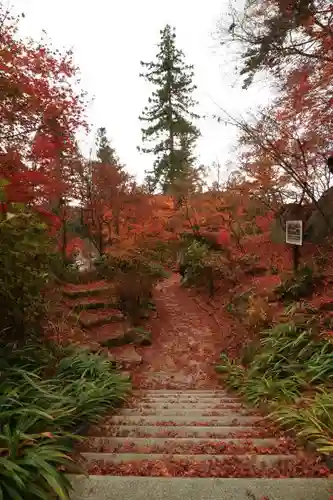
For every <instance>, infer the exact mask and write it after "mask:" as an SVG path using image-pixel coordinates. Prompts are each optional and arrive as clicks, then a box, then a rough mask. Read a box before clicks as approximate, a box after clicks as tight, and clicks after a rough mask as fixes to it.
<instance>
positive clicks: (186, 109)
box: [139, 25, 200, 193]
mask: <svg viewBox="0 0 333 500" xmlns="http://www.w3.org/2000/svg"><path fill="white" fill-rule="evenodd" d="M160 33H161V41H160V43H159V45H158V49H159V50H158V53H157V56H156V61H155V62H150V63H145V62H141V65H142V66H143V67H144V68H145V69H146V72H145V73H144V74H141V75H140V76H141V77H143V78H144V79H145V80H146V81H147V82H149V83H150V84H152V85H154V87H155V90H154V91H153V93H152V96H151V97H150V98H149V101H148V106H146V107H145V108H144V110H143V112H142V114H141V116H140V117H139V118H140V120H142V121H143V122H145V127H144V128H142V142H143V143H144V144H146V145H147V146H146V147H143V148H141V151H143V152H145V153H153V154H154V156H155V162H154V166H153V169H152V170H151V171H150V172H146V182H147V185H148V186H149V189H150V190H151V191H154V190H155V189H156V188H157V187H160V188H162V190H163V192H164V193H166V192H169V191H170V188H172V186H173V184H174V183H175V181H177V179H179V178H183V177H184V175H187V174H188V170H189V168H190V167H191V166H192V165H193V163H194V161H195V156H194V154H193V150H194V147H195V143H196V140H197V138H198V137H199V135H200V132H199V130H198V129H197V127H196V126H195V125H194V124H193V120H194V119H196V118H199V117H198V115H196V114H195V113H194V112H193V108H194V106H195V105H196V104H197V102H196V101H195V100H194V99H193V97H192V93H193V91H194V90H195V89H196V87H195V85H193V76H194V73H193V66H189V65H187V64H186V63H185V56H184V53H183V52H182V51H181V50H179V49H177V47H176V34H175V29H174V28H171V26H170V25H166V27H165V28H164V29H163V30H162V31H161V32H160ZM139 149H140V148H139Z"/></svg>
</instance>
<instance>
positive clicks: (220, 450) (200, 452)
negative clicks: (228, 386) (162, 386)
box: [72, 390, 333, 500]
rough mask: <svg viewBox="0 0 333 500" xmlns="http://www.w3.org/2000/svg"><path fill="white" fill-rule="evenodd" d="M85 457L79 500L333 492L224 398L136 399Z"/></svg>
mask: <svg viewBox="0 0 333 500" xmlns="http://www.w3.org/2000/svg"><path fill="white" fill-rule="evenodd" d="M81 454H82V457H83V460H84V462H85V466H86V467H87V470H88V471H89V473H90V474H92V475H91V476H90V477H89V478H87V479H85V478H83V477H80V476H74V477H72V481H73V484H74V488H75V489H74V495H73V497H72V499H73V500H79V499H81V500H97V499H98V500H113V499H117V500H122V499H124V500H125V499H126V500H128V499H129V498H131V499H133V500H141V499H142V500H143V499H145V500H157V499H160V498H165V499H168V500H170V499H171V500H173V499H174V500H176V499H177V500H178V499H179V498H181V497H184V498H185V499H186V500H187V499H188V500H199V499H204V500H208V499H209V500H217V499H218V500H226V499H235V500H263V499H269V500H274V499H283V498H286V499H288V500H303V499H304V500H311V499H316V500H326V499H329V498H331V497H330V493H329V490H330V488H331V489H333V482H331V481H329V480H327V479H320V478H319V479H317V478H310V479H308V478H303V477H301V476H302V466H304V465H305V464H306V463H307V462H308V460H309V458H308V457H306V456H304V454H301V452H300V451H298V450H297V448H296V447H295V446H294V447H293V446H292V445H291V444H290V442H289V441H288V439H286V438H285V437H283V436H278V435H274V431H273V430H272V429H270V427H269V425H267V424H266V422H265V421H264V420H263V418H262V417H260V416H259V415H255V414H254V413H253V412H252V411H250V410H249V409H247V408H246V407H244V405H243V403H242V402H241V400H239V399H238V398H237V397H232V396H230V395H228V394H227V393H226V392H224V391H221V390H216V391H215V390H192V391H190V390H187V391H176V390H173V391H171V390H149V391H145V392H142V393H140V392H139V393H136V399H135V400H134V402H133V405H132V408H125V409H123V410H121V412H120V413H119V414H117V415H114V416H111V417H110V418H108V419H106V420H105V421H104V422H103V424H102V425H101V426H99V427H98V428H95V429H94V428H92V429H91V432H90V437H89V439H88V441H87V443H86V444H85V448H84V451H83V452H82V453H81ZM290 471H292V472H291V476H292V478H289V477H290ZM303 475H304V474H303ZM143 476H146V477H143ZM147 476H149V477H147ZM154 476H155V477H154ZM156 476H160V477H156ZM165 476H168V477H165ZM177 476H178V477H177ZM179 476H180V477H179ZM297 476H300V477H297ZM281 477H282V478H283V479H282V478H281ZM267 478H270V479H267ZM273 478H275V479H273ZM287 478H289V479H287Z"/></svg>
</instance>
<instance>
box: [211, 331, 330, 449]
mask: <svg viewBox="0 0 333 500" xmlns="http://www.w3.org/2000/svg"><path fill="white" fill-rule="evenodd" d="M216 371H217V372H218V373H220V374H222V375H223V376H224V378H225V382H226V384H227V385H228V386H229V387H230V388H231V389H234V390H236V391H237V392H238V393H239V394H241V395H242V396H244V397H245V398H246V399H247V400H248V401H249V402H250V403H251V404H252V405H254V406H256V407H262V406H265V408H268V409H269V410H270V412H271V413H270V416H271V417H272V418H273V419H274V420H275V421H277V422H278V423H279V424H280V425H281V426H283V427H284V428H286V429H288V430H293V431H294V432H295V433H296V436H297V438H298V439H299V440H301V441H302V442H310V443H311V444H312V445H313V446H315V447H316V448H317V449H318V450H319V451H320V452H322V453H332V452H333V395H332V393H331V390H332V387H333V344H332V343H331V342H330V341H328V340H327V339H324V338H322V337H320V335H319V334H318V332H317V330H316V329H315V328H312V327H311V326H309V324H306V325H302V324H296V323H294V322H291V321H290V322H287V323H281V324H277V325H275V326H274V327H272V328H270V329H268V330H265V331H263V332H262V333H261V336H260V339H259V340H256V341H255V343H254V344H253V347H252V345H251V344H249V345H248V346H247V347H246V349H244V351H243V355H242V356H241V358H240V359H238V360H232V359H229V358H228V357H227V356H226V355H225V354H221V361H220V363H219V364H218V365H217V367H216Z"/></svg>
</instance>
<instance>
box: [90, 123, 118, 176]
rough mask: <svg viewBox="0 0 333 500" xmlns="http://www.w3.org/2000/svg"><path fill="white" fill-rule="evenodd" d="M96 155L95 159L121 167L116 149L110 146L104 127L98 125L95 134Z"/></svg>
mask: <svg viewBox="0 0 333 500" xmlns="http://www.w3.org/2000/svg"><path fill="white" fill-rule="evenodd" d="M95 144H96V156H97V160H98V161H99V162H101V163H104V164H106V165H114V166H115V167H119V168H121V167H122V165H120V160H119V156H118V155H117V153H116V150H115V149H114V148H113V147H112V145H111V142H110V140H109V139H108V136H107V132H106V128H105V127H100V128H99V129H98V130H97V134H96V140H95Z"/></svg>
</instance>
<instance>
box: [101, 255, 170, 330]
mask: <svg viewBox="0 0 333 500" xmlns="http://www.w3.org/2000/svg"><path fill="white" fill-rule="evenodd" d="M97 265H98V266H99V267H98V269H99V274H100V276H101V277H103V278H106V279H108V280H112V281H113V282H114V283H115V296H116V300H117V303H118V306H119V307H120V309H121V311H122V312H123V313H124V314H125V315H127V316H128V317H129V319H130V320H131V322H132V324H133V325H138V324H139V323H140V320H141V319H143V318H144V317H145V316H147V314H148V312H149V311H150V310H151V302H152V295H153V288H154V286H155V285H156V283H158V282H159V281H160V280H162V279H164V278H166V277H167V273H166V272H165V270H164V268H163V267H162V266H161V265H160V264H159V263H157V262H153V261H150V260H148V259H146V258H144V257H142V256H140V255H138V254H137V253H134V252H127V253H123V254H120V255H107V256H105V257H103V259H101V261H100V262H99V263H98V264H97Z"/></svg>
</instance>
